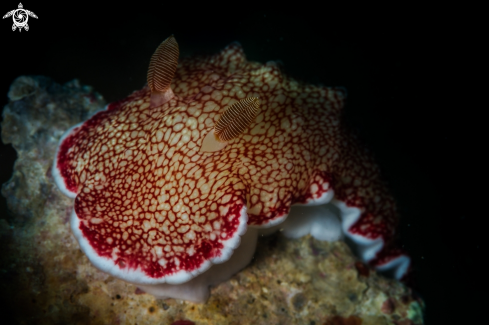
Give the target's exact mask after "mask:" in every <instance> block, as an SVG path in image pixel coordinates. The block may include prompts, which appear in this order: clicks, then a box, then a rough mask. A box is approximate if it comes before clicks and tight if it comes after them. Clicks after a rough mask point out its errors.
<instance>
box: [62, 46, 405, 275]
mask: <svg viewBox="0 0 489 325" xmlns="http://www.w3.org/2000/svg"><path fill="white" fill-rule="evenodd" d="M171 88H172V90H173V93H174V97H172V98H171V99H170V100H169V101H168V102H166V103H165V104H164V105H162V106H158V107H150V96H151V94H150V90H149V89H148V88H147V87H145V88H144V89H142V90H140V91H137V92H135V93H133V94H132V95H130V96H129V97H128V98H127V99H125V100H123V101H120V102H118V103H115V104H113V105H109V107H108V109H107V110H105V111H102V112H99V113H97V114H96V115H94V116H93V117H92V118H91V119H89V120H88V121H86V122H85V123H83V124H82V125H81V126H79V127H77V128H74V129H72V130H71V132H70V133H69V134H68V135H67V136H66V137H65V138H64V139H63V140H62V143H61V145H60V148H59V149H58V154H57V161H56V165H55V166H56V167H57V169H58V172H59V174H60V175H61V178H62V182H63V184H64V186H65V187H66V189H67V191H68V192H71V193H73V195H76V200H75V212H76V215H77V217H78V218H79V219H80V226H79V228H80V230H81V231H82V232H83V236H84V237H85V238H86V240H87V242H88V243H89V245H90V246H91V247H92V248H93V250H94V251H95V252H96V254H97V255H98V256H100V257H103V258H106V259H108V260H111V261H113V262H114V263H115V265H116V266H117V267H119V268H120V269H128V270H134V269H138V270H141V271H142V272H143V273H144V274H145V276H147V277H148V278H164V277H167V276H170V275H173V274H176V273H178V272H182V271H183V272H192V271H195V270H199V269H200V268H205V267H206V263H208V261H209V260H212V259H216V258H219V257H220V256H222V254H224V253H223V252H224V250H225V247H226V245H227V241H231V240H234V239H235V238H237V237H238V232H239V230H238V229H239V228H240V227H241V226H242V224H243V223H246V217H243V212H242V211H243V208H244V207H245V206H246V208H247V216H248V221H247V222H248V224H249V225H255V226H260V225H266V224H268V223H273V222H274V221H276V220H279V219H280V218H283V217H284V216H285V215H286V214H288V212H289V210H290V207H291V205H292V204H294V203H307V202H310V201H311V200H316V199H318V198H320V197H321V196H323V195H324V194H325V193H326V192H328V191H330V190H331V189H332V190H334V192H335V195H336V196H337V198H338V199H339V200H342V201H344V202H345V203H346V204H347V205H348V206H354V207H358V208H360V209H361V210H362V211H363V213H362V215H361V217H360V219H359V220H358V221H357V222H356V223H355V224H354V225H353V226H352V228H351V231H352V232H354V233H359V234H362V235H363V236H365V237H367V238H376V237H378V236H381V237H382V238H384V239H389V238H390V237H391V236H392V234H393V233H394V226H395V220H396V213H395V207H394V202H393V201H392V199H391V198H390V196H389V195H388V194H387V192H386V191H385V188H384V186H383V185H382V183H381V182H380V181H379V180H378V179H379V175H378V170H377V168H376V165H375V164H373V162H372V160H371V159H370V158H369V156H368V155H367V154H366V153H365V152H364V151H362V150H361V149H359V148H358V146H356V144H355V142H354V140H353V138H352V137H351V136H350V135H349V134H348V133H346V132H344V130H343V129H342V128H341V127H340V114H341V108H342V107H343V105H344V100H345V94H344V91H343V90H342V89H340V88H328V87H317V86H312V85H307V84H303V83H300V82H297V81H296V80H294V79H292V78H289V77H286V76H284V75H283V74H282V73H281V71H280V70H279V68H278V67H277V65H276V64H275V63H274V62H268V63H267V64H265V65H262V64H259V63H256V62H248V61H247V60H246V58H245V56H244V53H243V51H242V49H241V47H240V46H239V44H236V43H233V44H231V45H229V46H228V47H227V48H225V49H224V50H223V51H222V52H221V53H219V54H217V55H214V56H210V57H198V58H189V59H184V60H182V61H181V62H180V64H179V65H178V68H177V70H176V73H175V76H174V78H173V81H172V83H171ZM250 97H253V98H258V99H259V101H260V108H259V111H258V113H257V116H256V118H255V120H254V122H252V123H251V124H250V125H249V127H248V128H246V129H245V130H244V131H243V132H242V134H240V135H239V136H237V137H236V138H234V139H232V140H230V141H229V143H228V145H227V146H226V147H225V148H224V149H222V150H220V151H217V152H211V153H209V152H199V149H200V146H201V145H202V141H203V139H204V137H205V136H206V134H207V133H208V132H210V131H211V130H213V128H214V126H215V124H216V122H217V121H218V119H219V117H220V116H221V115H222V114H223V112H224V111H225V110H226V108H228V107H229V106H231V105H233V104H234V103H236V102H238V101H240V100H243V99H245V98H250ZM380 202H382V204H380Z"/></svg>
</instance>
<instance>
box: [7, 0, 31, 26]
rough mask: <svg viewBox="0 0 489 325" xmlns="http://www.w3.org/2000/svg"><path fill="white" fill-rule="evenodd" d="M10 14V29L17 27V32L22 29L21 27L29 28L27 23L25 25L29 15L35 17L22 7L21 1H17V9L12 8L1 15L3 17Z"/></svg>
mask: <svg viewBox="0 0 489 325" xmlns="http://www.w3.org/2000/svg"><path fill="white" fill-rule="evenodd" d="M10 16H12V19H13V20H14V24H13V25H12V31H15V30H16V29H17V28H18V29H19V32H20V31H22V28H24V29H25V30H26V31H27V30H29V25H27V21H28V20H29V16H31V17H33V18H37V16H36V14H35V13H33V12H32V11H29V10H25V9H24V7H23V6H22V3H19V8H18V9H14V10H11V11H9V12H7V13H6V14H5V15H4V16H3V18H4V19H5V18H7V17H10Z"/></svg>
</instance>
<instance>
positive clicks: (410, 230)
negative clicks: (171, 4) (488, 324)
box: [0, 2, 484, 324]
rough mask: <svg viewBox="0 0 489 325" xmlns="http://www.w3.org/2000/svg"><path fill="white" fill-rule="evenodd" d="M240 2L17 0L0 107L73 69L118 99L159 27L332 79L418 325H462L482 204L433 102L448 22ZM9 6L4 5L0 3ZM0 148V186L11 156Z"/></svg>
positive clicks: (472, 173)
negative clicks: (420, 302) (412, 284)
mask: <svg viewBox="0 0 489 325" xmlns="http://www.w3.org/2000/svg"><path fill="white" fill-rule="evenodd" d="M242 5H243V8H242V9H241V11H237V10H235V9H231V8H228V9H227V10H226V11H228V13H225V12H222V13H219V12H218V11H219V10H218V8H214V9H215V11H211V10H210V9H209V8H208V9H207V10H205V11H200V12H199V13H196V12H192V13H189V12H187V10H188V9H189V8H186V9H185V10H182V9H180V10H179V9H173V8H165V7H163V6H159V7H157V6H150V5H149V4H147V3H141V4H137V3H133V5H132V6H131V7H126V8H119V7H107V8H104V7H100V6H99V5H97V6H96V5H93V6H89V5H87V4H86V3H85V2H84V3H83V7H82V5H81V3H80V4H78V3H77V6H78V7H69V8H68V7H58V6H55V5H49V4H41V3H39V2H36V3H34V2H30V3H24V8H26V9H29V10H32V11H33V12H35V13H36V14H37V15H38V17H39V19H34V18H30V19H29V25H30V30H29V31H28V32H26V31H22V32H21V33H19V32H18V31H16V32H12V30H11V25H12V20H11V19H5V20H2V21H1V24H0V35H1V36H0V37H1V43H2V50H1V52H2V59H1V61H0V62H1V63H2V74H1V78H0V80H1V88H0V93H1V94H3V95H2V97H1V98H2V99H1V101H2V102H1V105H2V107H3V106H4V105H5V104H6V103H7V98H6V94H7V92H8V87H9V85H10V83H11V82H12V81H13V80H14V79H15V78H16V77H17V76H19V75H24V74H27V75H45V76H49V77H52V78H53V79H54V80H55V81H57V82H59V83H64V82H67V81H69V80H71V79H74V78H78V79H79V80H80V81H81V83H82V84H88V85H91V86H93V87H94V89H95V90H96V91H98V92H99V93H101V94H102V95H103V96H104V97H105V98H106V100H107V101H108V102H111V101H114V100H118V99H121V98H123V97H125V96H126V95H128V94H129V93H131V92H132V91H133V90H136V89H140V88H141V87H142V86H143V85H144V83H145V78H146V71H147V66H148V62H149V58H150V56H151V54H152V53H153V51H154V49H155V48H156V47H157V46H158V44H159V43H160V42H161V41H162V40H163V39H165V38H166V37H167V36H169V35H170V34H174V35H175V36H176V38H177V40H178V42H179V44H180V51H181V56H187V55H190V54H193V53H198V52H208V53H214V52H216V51H218V50H220V49H221V48H223V47H224V46H225V45H227V44H228V43H230V42H232V41H239V42H241V44H242V45H243V47H244V50H245V53H246V55H247V57H248V59H249V60H254V61H260V62H266V61H269V60H281V61H282V62H283V64H284V67H285V71H286V72H287V73H289V74H290V75H292V76H294V77H296V78H299V79H303V80H305V81H308V82H310V83H322V84H325V85H329V86H344V87H345V88H346V89H347V91H348V102H347V106H346V108H345V110H346V113H345V114H346V116H347V121H348V122H349V123H350V124H351V126H352V128H353V129H354V130H355V131H356V132H357V133H358V134H359V135H360V138H361V139H362V140H363V141H364V143H365V144H366V145H367V146H368V147H369V148H370V149H371V151H372V152H373V153H374V155H375V157H376V160H377V161H378V163H379V164H380V166H381V170H382V172H383V176H384V178H385V180H386V181H387V182H388V184H389V187H390V189H391V190H392V192H393V194H394V196H395V198H396V199H397V202H398V205H399V211H400V214H401V216H402V217H403V219H402V221H401V225H400V232H401V236H402V238H403V243H404V245H405V248H406V249H407V250H408V251H410V253H411V255H412V258H413V266H414V269H415V275H416V279H417V287H416V289H417V291H418V292H419V294H420V295H421V296H422V297H423V298H424V299H425V301H426V304H427V309H426V324H456V323H460V324H461V323H465V324H470V323H471V321H474V320H475V318H476V317H477V310H479V308H480V307H481V306H482V301H481V300H477V298H476V296H475V293H476V292H477V290H476V288H478V287H479V282H480V281H482V279H483V277H482V272H483V270H482V269H481V268H480V267H478V266H479V263H477V262H478V261H480V260H482V258H481V256H482V255H483V253H482V247H480V246H479V245H481V244H482V240H483V238H484V237H483V233H484V229H483V228H482V227H479V228H478V227H475V228H476V229H473V228H474V226H473V225H472V224H474V223H473V222H472V223H470V224H469V222H470V221H472V220H474V215H475V214H474V212H473V210H472V209H473V208H472V206H475V205H476V204H481V203H483V201H480V200H479V197H482V195H481V194H478V193H481V192H477V191H476V190H475V187H474V184H476V183H477V182H478V179H479V176H478V175H479V174H478V171H479V169H478V166H477V161H476V160H475V159H474V158H473V157H474V156H473V153H474V151H473V150H472V149H473V146H474V145H473V144H472V143H473V142H471V140H470V139H471V138H470V136H471V134H472V132H473V130H472V128H471V127H470V126H469V123H470V121H471V119H472V118H475V117H474V116H473V115H469V114H465V113H464V108H460V110H459V111H458V112H457V113H456V114H453V113H451V111H450V110H448V109H447V108H448V106H445V105H446V104H445V103H444V102H443V99H446V97H447V96H451V94H450V93H455V92H456V91H457V89H455V88H453V89H440V84H441V82H442V81H443V80H440V79H443V78H444V75H443V74H440V71H446V69H453V66H452V65H453V64H454V63H450V65H449V66H448V67H446V68H445V67H441V66H440V62H441V61H440V58H442V57H444V56H445V55H446V53H448V48H449V46H453V43H450V45H449V43H448V42H447V41H446V40H448V36H449V34H450V33H451V32H450V30H447V29H439V28H437V27H434V25H433V15H432V13H430V12H427V11H415V10H411V11H410V10H409V9H406V8H402V10H400V8H382V10H387V14H386V12H385V11H382V12H383V13H380V12H381V11H378V10H377V9H375V8H369V10H366V11H361V10H360V11H359V12H356V13H355V14H353V12H352V8H348V9H343V10H338V11H336V10H335V9H333V8H329V9H324V8H323V9H319V8H296V9H294V10H291V11H290V12H289V13H285V12H280V11H277V9H280V8H275V10H265V9H260V8H257V7H254V8H252V7H251V6H250V5H248V4H244V3H243V4H242ZM189 6H190V4H189ZM16 7H17V3H14V2H10V3H9V4H8V5H7V4H3V3H2V5H1V6H0V9H2V10H3V12H4V13H5V12H7V11H9V10H12V9H14V8H16ZM379 9H380V8H379ZM4 13H2V16H3V14H4ZM435 25H436V24H435ZM447 90H448V93H447V92H446V91H447ZM453 95H455V94H453ZM467 113H468V112H467ZM0 147H1V152H0V163H1V169H0V183H3V182H5V181H7V180H8V179H9V177H10V175H11V172H12V166H13V162H14V160H15V152H14V150H13V149H12V148H11V147H10V146H5V145H3V144H1V145H0ZM478 150H482V148H479V149H478ZM0 208H1V215H0V218H5V219H7V220H8V221H9V222H13V220H12V218H11V217H10V216H9V214H8V212H7V209H6V203H5V200H4V198H3V197H0ZM481 212H482V211H481ZM479 218H480V217H479ZM2 254H8V252H5V251H4V250H2ZM469 297H471V298H469ZM472 318H474V320H472Z"/></svg>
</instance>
